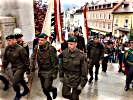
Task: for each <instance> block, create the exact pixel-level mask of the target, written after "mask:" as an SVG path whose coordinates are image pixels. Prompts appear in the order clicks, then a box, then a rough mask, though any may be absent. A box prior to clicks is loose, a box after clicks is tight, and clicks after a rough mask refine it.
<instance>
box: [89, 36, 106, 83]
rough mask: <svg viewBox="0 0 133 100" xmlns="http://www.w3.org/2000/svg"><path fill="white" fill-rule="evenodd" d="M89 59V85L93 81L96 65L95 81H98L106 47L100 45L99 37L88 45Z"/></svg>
mask: <svg viewBox="0 0 133 100" xmlns="http://www.w3.org/2000/svg"><path fill="white" fill-rule="evenodd" d="M87 50H88V52H87V57H88V59H89V62H88V63H89V65H88V67H89V74H90V79H89V83H91V82H92V80H93V66H94V65H95V81H97V80H98V73H99V67H100V60H101V59H102V58H103V55H104V47H103V45H102V44H101V43H100V41H99V38H98V37H97V36H95V37H94V41H93V42H91V43H89V44H88V48H87Z"/></svg>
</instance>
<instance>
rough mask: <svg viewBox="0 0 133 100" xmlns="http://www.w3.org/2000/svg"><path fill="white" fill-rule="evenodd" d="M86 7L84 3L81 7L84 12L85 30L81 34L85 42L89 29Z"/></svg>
mask: <svg viewBox="0 0 133 100" xmlns="http://www.w3.org/2000/svg"><path fill="white" fill-rule="evenodd" d="M86 12H87V8H86V5H85V6H84V7H83V14H84V28H85V32H84V34H83V36H84V38H85V40H86V41H85V43H87V40H88V35H89V31H88V22H87V14H86Z"/></svg>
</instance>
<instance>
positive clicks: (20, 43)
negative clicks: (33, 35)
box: [15, 34, 29, 56]
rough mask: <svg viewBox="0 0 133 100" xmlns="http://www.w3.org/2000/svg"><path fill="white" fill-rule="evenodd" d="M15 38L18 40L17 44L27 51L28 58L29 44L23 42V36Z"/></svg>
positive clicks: (19, 35) (17, 35)
mask: <svg viewBox="0 0 133 100" xmlns="http://www.w3.org/2000/svg"><path fill="white" fill-rule="evenodd" d="M15 38H16V40H17V43H18V44H19V45H21V46H22V47H24V49H25V50H26V52H27V54H28V56H29V46H28V44H27V42H25V41H23V39H22V38H23V34H15Z"/></svg>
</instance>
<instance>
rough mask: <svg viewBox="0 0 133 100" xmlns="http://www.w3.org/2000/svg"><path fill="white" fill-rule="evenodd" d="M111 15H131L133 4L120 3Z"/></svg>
mask: <svg viewBox="0 0 133 100" xmlns="http://www.w3.org/2000/svg"><path fill="white" fill-rule="evenodd" d="M112 13H113V14H120V13H133V3H132V2H120V3H119V4H118V5H117V6H116V7H115V8H114V9H113V12H112Z"/></svg>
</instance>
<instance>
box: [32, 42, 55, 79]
mask: <svg viewBox="0 0 133 100" xmlns="http://www.w3.org/2000/svg"><path fill="white" fill-rule="evenodd" d="M36 61H37V63H38V67H39V72H38V73H39V76H43V77H44V78H50V77H53V78H54V79H55V78H56V77H57V73H58V66H57V64H58V59H57V51H56V49H55V48H54V47H53V46H51V44H50V43H49V42H46V43H45V45H44V46H39V48H38V46H36V47H35V49H34V52H33V54H32V55H31V70H32V71H34V70H35V66H36Z"/></svg>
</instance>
